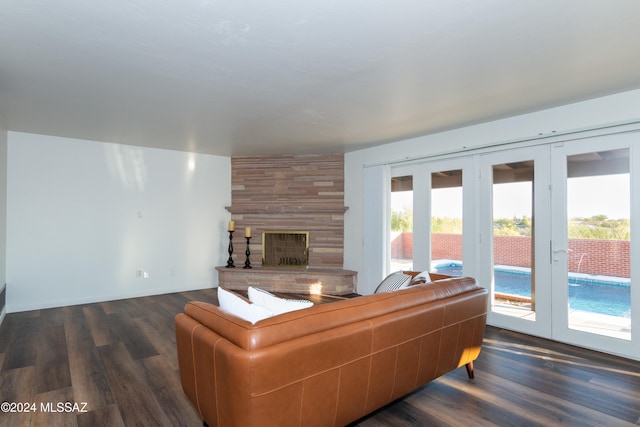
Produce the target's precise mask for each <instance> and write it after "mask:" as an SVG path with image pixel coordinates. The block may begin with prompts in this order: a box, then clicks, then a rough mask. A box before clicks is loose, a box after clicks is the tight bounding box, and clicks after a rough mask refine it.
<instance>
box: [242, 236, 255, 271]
mask: <svg viewBox="0 0 640 427" xmlns="http://www.w3.org/2000/svg"><path fill="white" fill-rule="evenodd" d="M245 239H247V250H246V251H245V252H244V254H245V255H246V256H247V259H246V261H245V262H244V267H242V268H253V267H251V261H249V255H251V251H250V250H249V240H251V237H245Z"/></svg>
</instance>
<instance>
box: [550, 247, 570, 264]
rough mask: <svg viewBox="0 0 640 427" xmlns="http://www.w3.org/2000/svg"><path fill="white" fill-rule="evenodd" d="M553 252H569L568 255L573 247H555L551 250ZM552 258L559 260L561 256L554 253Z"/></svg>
mask: <svg viewBox="0 0 640 427" xmlns="http://www.w3.org/2000/svg"><path fill="white" fill-rule="evenodd" d="M551 252H552V254H559V253H561V252H563V253H565V254H567V255H568V254H569V252H571V249H564V248H553V249H552V250H551ZM551 259H552V261H559V260H560V258H558V257H557V256H555V255H552V256H551Z"/></svg>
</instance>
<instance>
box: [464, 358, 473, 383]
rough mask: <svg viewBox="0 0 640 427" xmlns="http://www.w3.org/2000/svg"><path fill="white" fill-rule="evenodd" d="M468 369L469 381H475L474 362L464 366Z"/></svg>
mask: <svg viewBox="0 0 640 427" xmlns="http://www.w3.org/2000/svg"><path fill="white" fill-rule="evenodd" d="M464 366H465V368H467V375H469V379H471V380H472V379H473V362H469V363H467V364H466V365H464Z"/></svg>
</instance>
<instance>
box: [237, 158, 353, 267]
mask: <svg viewBox="0 0 640 427" xmlns="http://www.w3.org/2000/svg"><path fill="white" fill-rule="evenodd" d="M231 200H232V201H231V206H227V210H228V211H229V212H231V214H232V216H231V218H232V219H233V220H234V221H235V222H236V233H235V236H234V237H235V238H234V247H235V248H236V253H234V259H235V261H236V265H242V264H244V259H245V256H244V249H245V241H244V240H241V239H243V237H244V228H245V227H251V231H252V235H253V238H252V239H251V244H250V250H251V257H250V259H251V264H252V265H261V264H262V232H263V231H265V230H269V231H287V230H291V231H294V230H300V231H309V266H310V267H317V268H323V267H327V268H342V266H343V255H344V212H345V211H346V209H347V207H345V206H344V156H343V155H342V154H324V155H301V156H275V157H233V158H231Z"/></svg>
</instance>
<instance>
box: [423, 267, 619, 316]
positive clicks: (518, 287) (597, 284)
mask: <svg viewBox="0 0 640 427" xmlns="http://www.w3.org/2000/svg"><path fill="white" fill-rule="evenodd" d="M435 272H436V273H440V274H448V275H451V276H461V275H462V266H461V265H460V264H445V265H439V266H437V267H436V268H435ZM494 275H495V283H496V284H495V291H496V292H498V293H502V294H509V295H516V296H521V297H527V298H531V274H530V273H528V272H518V271H507V270H499V269H496V270H495V272H494ZM604 296H606V298H605V297H604ZM569 306H570V308H571V309H572V310H581V311H588V312H591V313H599V314H607V315H609V316H617V317H630V314H629V313H630V310H631V288H630V286H629V285H628V284H626V285H625V284H620V283H610V282H603V281H597V280H590V279H582V278H571V279H570V283H569Z"/></svg>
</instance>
